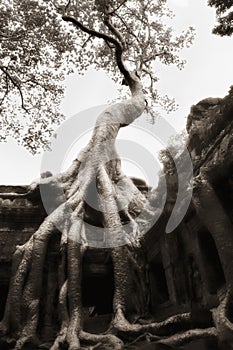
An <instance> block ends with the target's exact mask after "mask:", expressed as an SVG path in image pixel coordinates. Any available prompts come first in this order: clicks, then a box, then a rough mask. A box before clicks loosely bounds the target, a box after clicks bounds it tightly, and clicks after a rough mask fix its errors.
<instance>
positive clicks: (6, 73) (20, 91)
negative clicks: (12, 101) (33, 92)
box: [0, 66, 28, 112]
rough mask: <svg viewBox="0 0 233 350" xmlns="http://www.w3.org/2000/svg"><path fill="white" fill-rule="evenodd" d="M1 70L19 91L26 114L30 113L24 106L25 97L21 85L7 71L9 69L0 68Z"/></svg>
mask: <svg viewBox="0 0 233 350" xmlns="http://www.w3.org/2000/svg"><path fill="white" fill-rule="evenodd" d="M0 70H1V71H2V72H3V73H4V74H5V76H6V77H7V78H8V79H9V80H10V81H11V82H12V84H13V86H14V87H15V88H16V89H17V90H18V92H19V94H20V98H21V107H22V109H24V110H25V111H26V112H28V110H27V108H26V107H25V105H24V97H23V93H22V90H21V87H20V85H19V84H18V83H17V82H16V81H15V80H14V79H13V78H12V76H11V74H10V73H9V72H8V71H7V68H5V67H3V66H0ZM8 92H9V91H8Z"/></svg>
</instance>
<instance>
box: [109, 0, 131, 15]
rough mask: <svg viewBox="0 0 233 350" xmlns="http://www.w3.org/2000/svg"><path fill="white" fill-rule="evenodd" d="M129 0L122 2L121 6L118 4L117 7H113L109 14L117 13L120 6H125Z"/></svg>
mask: <svg viewBox="0 0 233 350" xmlns="http://www.w3.org/2000/svg"><path fill="white" fill-rule="evenodd" d="M127 1H128V0H123V1H122V2H121V3H120V5H119V6H117V7H116V8H115V9H113V10H112V11H110V12H109V13H108V14H109V15H114V13H115V12H116V11H118V10H119V8H121V6H123V5H124V4H125V3H126V2H127Z"/></svg>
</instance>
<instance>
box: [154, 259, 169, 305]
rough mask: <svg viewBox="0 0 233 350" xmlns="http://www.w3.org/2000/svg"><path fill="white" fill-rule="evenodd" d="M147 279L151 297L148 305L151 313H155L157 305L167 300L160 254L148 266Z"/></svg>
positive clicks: (165, 281)
mask: <svg viewBox="0 0 233 350" xmlns="http://www.w3.org/2000/svg"><path fill="white" fill-rule="evenodd" d="M149 278H150V295H151V301H150V304H151V309H152V311H155V309H156V308H157V306H158V305H161V304H163V303H165V302H166V301H168V300H169V293H168V287H167V280H166V275H165V270H164V267H163V263H162V257H161V253H159V254H157V255H156V257H154V259H153V260H152V261H151V262H150V264H149Z"/></svg>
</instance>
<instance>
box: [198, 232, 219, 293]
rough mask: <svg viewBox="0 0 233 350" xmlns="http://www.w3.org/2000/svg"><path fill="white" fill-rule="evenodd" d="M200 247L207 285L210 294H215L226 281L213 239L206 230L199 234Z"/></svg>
mask: <svg viewBox="0 0 233 350" xmlns="http://www.w3.org/2000/svg"><path fill="white" fill-rule="evenodd" d="M198 241H199V247H200V251H201V254H202V259H203V263H204V268H205V270H206V279H207V285H208V289H209V292H210V294H215V293H216V292H217V290H218V289H219V288H220V287H222V286H223V285H224V284H225V283H226V281H225V276H224V272H223V269H222V265H221V261H220V258H219V255H218V250H217V248H216V245H215V242H214V239H213V237H212V236H211V234H210V232H209V231H207V230H206V229H204V230H202V231H199V232H198Z"/></svg>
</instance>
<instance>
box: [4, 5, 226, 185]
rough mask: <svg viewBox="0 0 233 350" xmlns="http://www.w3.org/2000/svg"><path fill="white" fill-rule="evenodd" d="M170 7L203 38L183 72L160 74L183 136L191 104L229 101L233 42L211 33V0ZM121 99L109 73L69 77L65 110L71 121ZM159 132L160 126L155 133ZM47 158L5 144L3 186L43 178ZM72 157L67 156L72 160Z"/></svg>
mask: <svg viewBox="0 0 233 350" xmlns="http://www.w3.org/2000/svg"><path fill="white" fill-rule="evenodd" d="M168 4H169V5H170V8H171V9H173V10H174V13H175V15H176V17H175V19H174V20H173V23H174V25H173V26H174V27H175V28H176V29H177V31H181V30H183V29H185V28H187V26H189V25H192V26H193V27H194V28H195V29H196V34H197V35H196V39H195V42H194V44H193V46H192V47H191V48H189V49H187V50H184V51H183V53H182V57H184V58H185V59H186V60H187V64H186V66H185V68H184V69H183V70H182V71H179V70H178V69H176V68H174V67H166V68H165V69H163V68H161V67H160V68H159V69H158V70H157V72H156V73H157V75H158V76H159V78H160V82H159V84H158V86H159V89H160V92H161V93H164V94H168V95H170V96H172V97H175V98H176V101H177V103H178V104H179V109H178V110H177V111H176V112H174V113H172V114H170V115H165V113H164V117H165V118H166V119H167V121H169V123H170V124H171V125H172V126H173V127H174V128H175V129H176V130H177V131H181V130H182V129H184V128H185V124H186V118H187V115H188V113H189V110H190V107H191V105H193V104H195V103H197V102H198V101H200V100H201V99H203V98H206V97H224V96H225V95H226V94H227V92H228V89H229V87H230V86H231V85H232V84H233V81H232V77H233V74H232V73H233V65H232V62H233V38H227V37H226V38H224V37H223V38H221V37H217V36H214V35H213V34H212V33H211V29H212V28H213V26H214V23H215V12H214V10H213V9H212V8H210V7H208V6H207V0H195V1H194V0H168ZM116 96H117V88H116V86H115V84H114V83H113V82H112V81H111V80H110V79H108V78H107V77H106V76H105V75H104V74H103V73H101V72H95V71H93V70H90V71H89V72H87V74H86V75H85V76H83V77H79V76H77V75H76V76H70V77H68V78H67V89H66V97H65V100H64V101H63V102H62V111H63V113H64V114H65V115H66V116H67V117H70V116H72V115H74V114H76V113H78V112H80V111H82V110H85V109H88V108H90V107H93V106H96V105H101V104H105V103H107V102H108V101H109V100H111V99H113V98H114V97H116ZM155 128H156V124H155V126H154V127H153V129H152V132H153V130H154V129H155ZM141 141H142V143H143V140H141ZM41 157H42V155H36V156H32V155H31V154H30V153H29V152H28V151H26V150H25V149H23V148H22V147H20V146H18V145H17V144H16V142H15V141H14V140H13V139H10V140H8V142H7V143H2V144H0V164H1V172H0V184H29V183H30V182H32V181H33V180H34V179H35V178H38V177H39V174H40V169H41ZM70 158H71V157H70V156H69V155H67V159H70ZM136 167H137V166H136ZM136 167H135V165H132V164H131V167H130V166H129V167H128V168H127V164H126V172H127V171H128V172H129V173H131V172H135V173H136V175H137V176H140V170H139V171H138V170H137V169H136ZM142 172H143V170H142ZM143 177H144V176H143Z"/></svg>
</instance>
